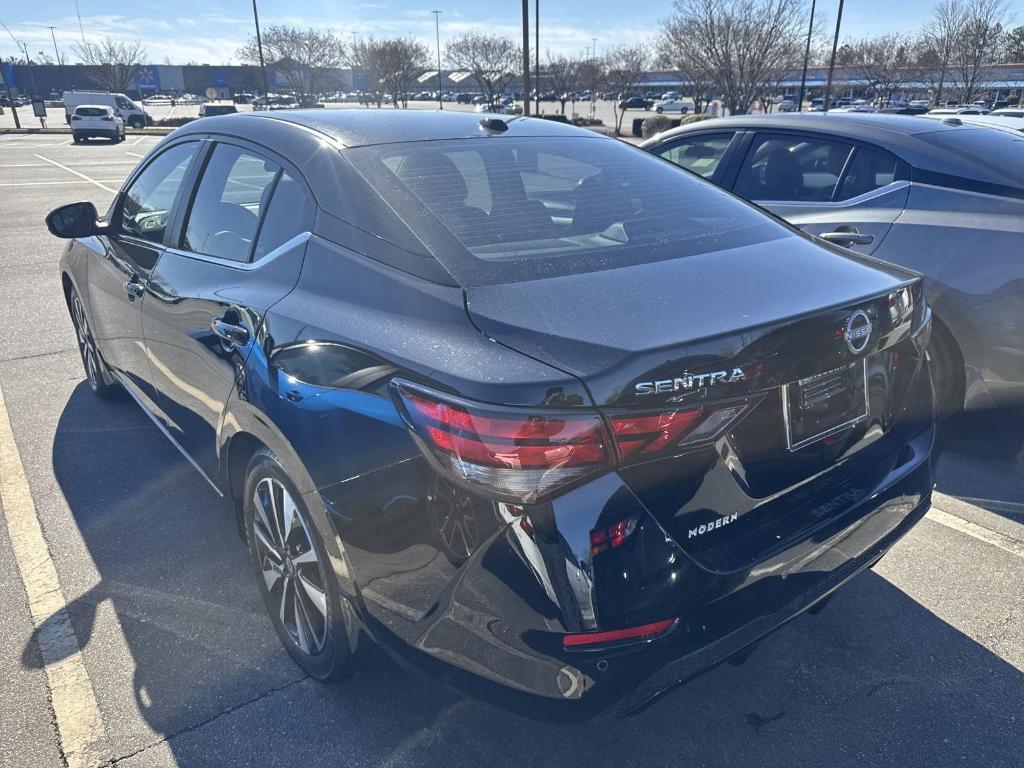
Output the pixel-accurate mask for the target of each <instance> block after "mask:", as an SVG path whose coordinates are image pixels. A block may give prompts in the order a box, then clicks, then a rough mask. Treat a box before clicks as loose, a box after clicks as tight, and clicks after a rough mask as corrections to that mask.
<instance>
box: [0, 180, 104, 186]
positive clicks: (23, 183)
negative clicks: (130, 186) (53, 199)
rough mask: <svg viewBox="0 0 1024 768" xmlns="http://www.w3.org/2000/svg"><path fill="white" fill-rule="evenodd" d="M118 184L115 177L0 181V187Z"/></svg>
mask: <svg viewBox="0 0 1024 768" xmlns="http://www.w3.org/2000/svg"><path fill="white" fill-rule="evenodd" d="M90 183H91V184H104V183H106V184H117V183H119V182H117V181H115V180H113V179H106V180H104V181H93V180H92V179H74V180H71V181H5V182H0V187H50V186H59V185H61V184H90Z"/></svg>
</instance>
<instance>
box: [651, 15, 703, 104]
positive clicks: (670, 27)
mask: <svg viewBox="0 0 1024 768" xmlns="http://www.w3.org/2000/svg"><path fill="white" fill-rule="evenodd" d="M692 24H693V21H692V20H689V19H687V20H684V19H680V18H671V19H668V20H667V21H666V22H664V24H663V25H662V26H663V31H662V34H661V37H659V38H658V43H657V46H658V53H657V56H658V62H659V63H660V64H661V66H663V67H666V68H668V69H670V70H672V71H673V72H675V73H676V74H677V75H679V79H680V80H682V81H683V82H684V83H687V88H686V90H688V91H689V96H690V98H692V99H693V111H694V114H700V113H701V112H703V111H704V106H705V105H704V99H705V96H706V95H707V94H708V92H709V91H710V90H711V86H712V85H713V83H714V78H713V77H712V76H711V72H710V71H708V70H707V69H705V66H706V65H705V63H704V62H702V61H696V60H694V59H693V58H692V57H691V56H690V55H689V54H688V53H687V42H688V38H689V36H690V35H691V30H690V27H691V26H692Z"/></svg>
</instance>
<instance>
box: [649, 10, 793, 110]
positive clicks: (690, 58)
mask: <svg viewBox="0 0 1024 768" xmlns="http://www.w3.org/2000/svg"><path fill="white" fill-rule="evenodd" d="M673 8H674V12H673V14H672V16H671V17H670V19H669V20H668V22H667V23H668V24H669V25H673V24H674V25H677V27H676V28H677V29H682V30H685V31H686V32H687V33H688V34H687V35H685V36H683V37H681V38H678V39H675V40H674V41H673V42H674V47H675V51H674V56H678V58H679V60H681V61H685V62H688V66H690V67H693V68H696V69H697V70H698V71H702V72H707V73H708V76H709V77H710V78H711V80H712V81H713V82H714V84H715V87H716V90H719V91H721V93H722V95H723V98H724V100H725V106H726V108H727V109H728V110H729V111H730V112H731V113H733V114H745V113H747V112H749V111H750V108H751V106H752V105H753V103H754V101H755V100H756V99H758V98H760V97H762V96H764V94H766V93H767V92H768V91H769V90H770V89H771V88H772V87H774V86H775V84H776V83H778V82H779V81H780V80H781V78H782V76H783V74H784V73H786V72H787V71H790V70H794V69H796V67H797V65H798V64H799V62H800V61H802V58H803V51H804V45H803V44H804V42H805V35H806V29H807V8H806V6H805V4H804V3H803V0H675V2H674V4H673Z"/></svg>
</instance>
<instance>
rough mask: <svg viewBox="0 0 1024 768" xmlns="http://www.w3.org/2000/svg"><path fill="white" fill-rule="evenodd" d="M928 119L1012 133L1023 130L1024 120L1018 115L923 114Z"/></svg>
mask: <svg viewBox="0 0 1024 768" xmlns="http://www.w3.org/2000/svg"><path fill="white" fill-rule="evenodd" d="M924 117H927V118H928V119H929V120H943V121H947V123H950V122H951V124H953V125H956V124H960V125H980V126H984V127H986V128H995V129H997V130H1001V131H1013V132H1014V133H1021V132H1024V120H1021V119H1020V118H1019V117H1005V116H1002V115H995V114H991V113H990V114H987V115H954V116H950V115H924Z"/></svg>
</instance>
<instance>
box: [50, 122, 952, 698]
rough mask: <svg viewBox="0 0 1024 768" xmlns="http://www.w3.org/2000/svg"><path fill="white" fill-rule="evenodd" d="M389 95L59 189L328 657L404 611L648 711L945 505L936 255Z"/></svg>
mask: <svg viewBox="0 0 1024 768" xmlns="http://www.w3.org/2000/svg"><path fill="white" fill-rule="evenodd" d="M383 117H385V113H380V112H376V111H369V110H329V111H324V110H318V111H316V112H313V111H304V110H299V111H294V112H277V113H270V114H264V115H255V114H250V113H242V114H241V115H236V116H229V117H212V118H208V119H207V120H205V121H201V122H198V121H197V122H193V123H191V124H188V125H185V126H183V127H182V128H179V129H178V130H176V131H175V132H174V133H173V134H171V135H170V136H168V137H167V139H165V141H163V142H162V143H161V144H160V145H159V146H158V147H157V148H156V149H154V150H153V152H151V153H150V154H149V156H148V157H147V158H146V159H145V160H144V161H143V162H142V163H141V164H140V166H139V167H138V168H137V169H136V170H135V171H133V172H132V173H131V174H130V175H129V177H128V179H127V181H126V182H125V184H124V187H123V189H122V190H121V191H120V192H119V193H118V194H117V195H116V196H115V199H114V201H113V203H112V205H111V207H110V209H109V211H108V213H107V215H106V216H105V217H104V219H103V220H102V222H100V221H98V219H97V211H96V208H95V206H93V205H92V204H91V203H74V204H71V205H69V206H63V207H61V208H58V209H56V210H55V211H53V212H52V213H51V214H50V215H49V216H48V217H47V225H48V227H49V229H50V231H51V232H53V233H54V234H56V235H58V236H60V237H65V238H68V239H69V242H68V247H67V249H66V250H65V253H64V255H63V257H62V258H61V260H60V266H59V281H60V282H59V283H58V282H57V281H55V283H56V284H57V285H60V286H61V290H62V291H63V297H64V298H65V300H66V302H67V306H68V309H69V314H70V316H71V320H72V323H73V325H74V328H75V332H76V339H77V341H78V346H79V351H80V354H81V357H82V361H83V366H84V369H85V373H86V378H87V380H88V386H89V387H90V388H91V389H92V390H93V392H94V393H95V394H97V395H100V396H106V395H110V394H113V393H115V392H117V391H118V390H117V388H118V387H121V388H123V389H124V390H125V391H127V392H128V393H129V394H130V395H131V397H132V398H133V399H135V401H136V402H137V404H138V405H139V406H140V407H141V408H142V409H143V410H144V411H145V412H146V413H147V414H148V416H149V418H151V419H152V420H153V421H154V423H155V424H156V425H157V426H158V428H159V429H160V430H161V431H162V432H163V434H164V435H165V436H166V437H168V438H170V440H171V442H172V443H173V444H174V446H175V447H177V448H178V449H179V450H180V451H181V452H182V453H183V454H184V455H185V456H186V457H188V459H189V460H190V462H191V463H192V465H193V467H194V468H196V469H197V470H198V471H199V472H201V473H202V474H203V475H204V476H205V478H206V479H207V480H208V481H209V482H210V484H211V485H212V486H213V487H214V488H215V489H217V491H218V493H220V494H222V495H223V496H225V497H226V498H227V499H230V500H231V501H232V502H233V503H232V504H225V505H218V506H219V507H220V508H223V509H229V510H231V514H233V515H234V516H235V522H236V523H237V530H238V532H239V533H241V534H242V535H243V537H244V541H245V545H246V547H247V549H248V559H249V561H250V563H251V567H250V568H248V569H247V572H248V574H249V578H250V579H251V584H252V588H253V589H254V590H257V591H258V592H259V594H260V595H261V597H262V599H263V601H264V603H265V606H266V609H267V614H268V625H269V626H268V631H269V629H270V627H273V630H274V631H275V632H276V634H277V636H278V637H279V638H280V640H281V642H282V644H283V645H284V646H285V648H286V649H287V651H288V653H289V654H290V655H291V656H292V658H293V659H294V660H295V662H296V663H297V664H298V665H299V666H300V667H301V668H302V669H303V670H304V671H305V672H306V673H307V674H308V675H309V676H310V677H312V678H313V679H315V680H319V681H330V680H336V679H339V678H341V677H342V676H344V675H346V674H347V673H348V672H350V671H351V670H352V669H353V667H354V666H356V665H357V664H358V663H359V661H360V659H361V658H363V656H364V655H363V654H356V653H354V650H355V649H354V647H353V644H352V643H353V642H354V641H355V639H356V638H360V640H359V642H363V638H373V639H375V640H377V641H378V642H379V643H380V644H381V646H382V647H383V648H384V649H386V650H387V651H388V652H389V653H390V654H391V655H392V656H393V657H394V658H396V659H398V660H400V661H401V662H402V664H403V665H406V666H412V667H415V668H418V669H420V670H423V671H425V672H432V673H433V674H435V675H437V676H438V677H440V678H442V679H443V680H445V681H446V682H448V683H450V684H452V685H455V686H457V687H463V688H464V689H471V690H472V691H474V692H476V693H477V694H478V695H481V696H487V697H489V698H490V697H494V698H495V699H497V700H498V703H508V704H509V705H510V706H515V705H516V704H518V705H520V706H527V707H529V708H530V711H531V712H532V713H533V714H534V715H535V716H537V717H538V718H540V717H547V716H553V717H559V716H570V717H576V718H579V717H580V716H586V714H587V710H588V709H590V710H591V711H593V710H597V709H604V708H608V707H612V706H615V707H617V709H618V711H619V712H622V713H627V712H630V711H633V710H636V709H637V708H639V707H642V706H643V705H645V704H646V703H648V702H649V701H651V700H652V699H653V698H655V697H656V696H658V695H659V694H660V693H662V692H664V691H665V690H667V689H668V688H671V687H672V686H674V685H676V684H677V683H679V682H680V681H683V680H687V679H690V678H691V677H694V676H696V675H698V674H700V673H701V672H702V671H704V670H706V669H708V668H709V667H710V666H712V665H714V664H717V663H719V662H722V661H724V660H726V659H728V658H731V657H734V656H735V654H737V653H739V652H740V651H742V650H743V649H744V648H746V647H747V646H749V645H750V644H751V643H754V642H756V641H758V640H760V639H761V638H762V637H764V636H765V635H766V634H768V633H769V632H771V631H772V630H774V629H776V628H778V627H779V626H781V625H782V624H784V623H785V622H788V621H789V620H790V619H792V618H794V617H796V616H798V615H800V614H801V613H802V612H804V611H805V610H807V609H810V608H812V607H814V606H815V605H818V604H820V602H821V601H823V600H825V599H826V598H828V597H829V596H830V595H831V594H832V593H833V592H834V591H835V590H836V589H838V588H840V587H841V586H842V585H843V584H845V583H847V582H849V581H850V580H851V579H853V578H854V577H855V576H857V575H858V574H860V573H862V572H865V571H866V570H868V569H869V568H871V567H872V566H873V565H874V564H875V563H876V562H877V561H878V560H879V559H880V558H881V557H882V556H883V555H884V554H885V553H886V552H887V551H888V550H889V549H890V547H892V546H893V545H894V544H895V543H896V542H897V541H898V540H899V539H900V538H901V537H902V536H903V535H904V534H906V533H907V532H908V531H909V530H910V529H911V528H912V527H913V526H914V525H915V524H916V523H917V521H919V520H920V519H921V518H922V517H923V516H924V514H925V513H926V512H927V510H928V508H929V505H930V498H931V493H932V484H933V462H934V457H933V454H932V451H933V445H934V442H935V434H936V431H935V424H934V415H933V409H932V398H931V383H930V381H929V370H928V366H927V365H925V362H924V360H925V354H926V350H927V345H928V339H929V329H930V327H931V325H930V310H929V308H928V306H927V303H926V301H925V300H924V298H923V294H922V287H921V277H920V275H917V274H915V273H913V272H910V271H908V270H905V269H903V268H900V267H896V266H893V265H889V264H885V263H883V262H879V261H877V260H874V259H870V258H865V257H863V256H861V255H859V254H856V253H851V252H849V251H845V250H843V249H841V248H837V247H835V246H832V245H829V244H826V243H822V242H819V241H815V240H814V239H813V238H811V237H808V236H807V235H805V234H803V233H800V232H798V231H797V230H795V229H793V228H792V227H789V226H787V225H785V224H784V223H782V222H780V221H778V220H776V219H774V218H773V217H771V216H768V215H766V214H765V213H764V212H763V211H761V210H758V209H757V208H756V207H754V206H751V205H748V204H747V203H745V202H743V201H742V200H740V199H738V198H736V197H735V196H733V195H730V194H726V193H725V192H723V191H722V190H720V189H717V188H716V187H715V186H713V185H711V184H708V183H706V182H704V181H702V180H701V179H699V178H697V177H695V176H692V175H690V174H686V173H682V172H680V171H679V170H678V169H675V168H672V167H670V166H669V165H668V164H667V163H663V162H661V161H659V160H657V159H656V158H654V157H652V156H651V155H648V154H646V153H643V152H638V151H637V150H636V149H635V148H633V147H631V146H628V145H626V144H625V143H623V142H620V141H618V140H616V139H612V138H609V137H604V136H599V135H597V134H595V133H593V132H591V131H587V130H584V129H579V128H575V127H573V126H569V125H565V124H560V123H555V122H552V121H547V120H511V119H510V120H507V121H503V120H500V119H498V118H493V119H492V120H489V121H484V122H481V120H480V118H479V117H478V116H476V115H473V114H467V113H462V112H455V111H446V112H436V113H434V112H427V111H419V110H395V111H391V110H389V111H388V112H387V113H386V117H387V119H382V118H383ZM680 301H684V302H685V308H686V311H685V313H666V312H665V307H671V306H673V305H676V306H678V304H679V302H680ZM680 314H681V315H682V316H680ZM109 414H110V415H109V418H110V419H117V418H119V412H118V411H117V410H116V409H110V410H109ZM123 416H124V418H128V416H127V414H124V415H123ZM112 470H114V471H122V470H123V468H119V467H113V468H112ZM145 513H146V511H145V510H140V511H139V514H145ZM226 528H227V527H226V526H225V529H226ZM225 544H226V542H225ZM129 556H130V553H129ZM228 560H230V561H232V562H234V561H236V560H237V558H235V557H234V556H233V555H230V554H225V555H224V561H228ZM222 564H223V563H222V561H218V563H217V565H218V567H219V566H220V565H222ZM191 566H192V567H213V566H212V565H211V564H203V563H195V564H191ZM139 567H149V564H148V563H145V562H140V563H139ZM623 574H625V576H624V575H623ZM783 577H785V578H783ZM857 616H858V618H859V617H860V616H861V613H860V608H858V612H857ZM190 631H194V632H201V631H202V628H201V627H198V626H196V627H190ZM801 631H805V632H806V631H813V627H812V626H804V627H803V629H802V630H801ZM251 641H252V639H251V638H247V637H246V638H238V642H239V643H249V642H251ZM218 652H220V653H227V654H229V653H230V652H231V649H230V648H219V649H218ZM567 708H572V711H571V713H570V712H567V711H566V710H567Z"/></svg>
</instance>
